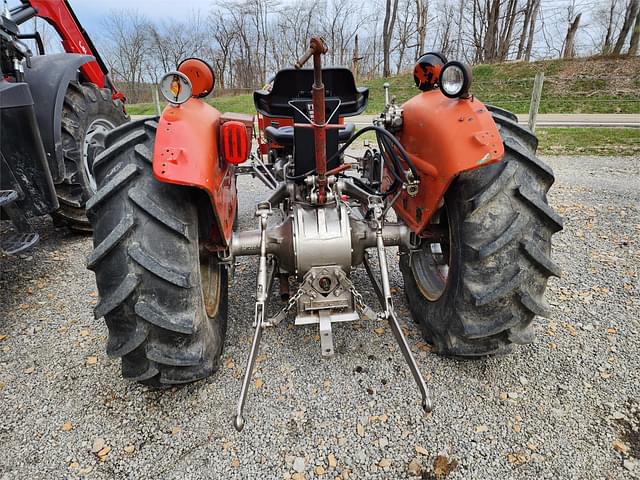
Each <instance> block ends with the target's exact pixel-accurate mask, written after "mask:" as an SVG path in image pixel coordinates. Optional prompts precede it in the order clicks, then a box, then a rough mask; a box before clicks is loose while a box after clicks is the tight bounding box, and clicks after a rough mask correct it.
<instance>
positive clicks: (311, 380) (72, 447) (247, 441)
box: [0, 157, 640, 480]
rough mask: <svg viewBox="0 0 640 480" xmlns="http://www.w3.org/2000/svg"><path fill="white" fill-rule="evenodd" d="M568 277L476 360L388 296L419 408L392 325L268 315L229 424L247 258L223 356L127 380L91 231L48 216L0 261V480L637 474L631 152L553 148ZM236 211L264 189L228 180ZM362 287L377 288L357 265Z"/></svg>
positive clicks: (243, 334) (243, 333) (247, 316)
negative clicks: (410, 355)
mask: <svg viewBox="0 0 640 480" xmlns="http://www.w3.org/2000/svg"><path fill="white" fill-rule="evenodd" d="M547 160H548V161H549V163H550V164H551V165H552V167H553V168H554V169H555V171H556V174H557V177H558V182H557V184H556V186H555V187H554V188H553V189H552V194H551V202H552V204H553V205H554V206H555V208H556V209H557V210H558V211H559V213H560V214H562V215H563V216H564V217H565V230H564V232H563V233H560V234H558V235H556V237H555V251H554V257H555V260H556V261H557V262H558V263H559V264H560V265H561V266H562V268H563V271H564V276H563V278H562V279H561V280H557V279H552V280H551V282H550V286H549V293H548V299H549V302H550V303H551V305H552V310H553V313H552V319H551V320H546V319H544V320H541V319H539V320H537V321H536V331H537V337H536V341H535V343H534V344H532V345H529V346H527V347H521V348H518V349H517V350H515V353H514V354H512V355H510V356H505V357H500V358H487V359H484V360H479V361H459V360H454V359H448V358H441V357H439V356H436V355H435V354H433V353H430V352H429V348H428V346H426V345H425V344H424V343H422V342H421V337H420V335H419V333H418V331H417V329H416V327H415V325H414V324H413V322H412V321H411V320H410V319H409V316H408V310H407V306H406V304H405V303H404V297H403V295H402V294H401V293H402V278H401V275H400V272H399V270H398V266H397V262H396V261H395V260H394V261H392V262H391V268H392V283H393V285H392V286H393V287H395V288H396V289H397V291H398V295H397V307H398V310H399V313H400V315H401V318H402V322H403V323H404V324H405V326H406V330H407V332H408V334H409V340H410V343H411V345H412V347H413V349H414V351H415V352H416V355H417V357H418V362H419V365H420V367H421V369H422V371H423V372H424V374H425V376H426V377H427V379H428V383H429V385H430V386H431V388H432V393H433V396H434V401H435V410H434V412H433V414H432V415H429V416H424V415H423V413H422V411H421V409H420V406H419V395H418V392H417V389H416V387H415V385H414V383H413V380H412V378H411V376H410V373H409V371H408V368H407V366H406V365H405V363H404V361H403V359H402V357H401V354H400V352H399V350H398V348H397V347H396V344H395V341H394V340H393V338H392V334H391V332H390V331H389V329H381V327H383V328H384V325H383V324H382V323H376V322H361V323H355V324H348V325H341V326H337V327H335V328H334V336H335V342H336V350H337V355H336V357H335V358H333V359H331V360H323V359H321V357H320V351H319V348H320V347H319V343H318V342H317V341H316V338H315V337H316V334H317V330H316V328H315V327H298V328H292V327H289V326H288V325H287V324H282V325H280V326H279V327H278V329H277V331H276V330H267V332H266V333H265V335H264V337H263V344H262V345H263V346H262V350H261V353H262V354H263V355H262V356H261V357H260V358H259V360H260V363H259V364H258V367H257V373H256V378H258V379H259V381H258V382H257V383H258V384H260V385H261V386H260V388H259V389H257V388H256V385H255V384H254V386H253V388H252V389H251V392H250V397H249V400H248V405H247V411H246V414H247V415H246V417H247V426H246V428H245V431H244V432H243V433H240V434H239V433H237V432H235V430H234V429H233V427H232V416H233V411H234V408H235V402H236V398H237V395H238V392H239V390H240V376H241V374H242V368H243V365H244V362H245V358H246V355H247V353H248V348H249V343H250V340H251V336H252V333H253V331H252V328H251V321H252V312H253V304H252V295H253V293H254V292H255V274H256V268H255V263H256V261H255V259H250V258H249V259H241V260H240V264H239V267H238V268H237V269H236V275H235V278H234V279H233V281H232V284H231V288H230V312H229V316H230V318H229V320H230V328H229V332H228V334H227V342H226V350H225V352H224V355H223V361H224V365H223V366H222V367H221V370H220V371H219V372H218V373H217V374H215V375H214V376H213V377H212V378H210V379H208V380H206V381H202V382H200V383H197V384H195V385H190V386H187V387H184V388H180V389H174V390H170V391H163V392H157V391H150V390H149V389H147V388H144V387H141V386H138V385H135V384H132V383H128V382H125V381H123V380H122V379H121V377H120V372H119V369H120V364H119V361H116V360H111V359H109V358H107V356H106V355H105V353H104V345H105V339H106V327H105V326H104V324H103V321H102V320H100V321H96V320H94V319H93V313H92V307H93V305H94V304H95V303H96V301H97V298H96V288H95V283H94V277H93V274H92V273H91V272H89V271H87V270H85V267H84V262H85V257H86V256H87V254H88V253H89V252H90V250H91V241H90V239H88V238H86V237H81V236H75V235H72V234H70V233H68V232H67V231H66V230H64V229H60V230H56V229H54V228H53V226H52V225H51V222H50V221H48V220H46V221H45V220H43V221H42V222H41V228H42V231H43V240H42V243H41V244H40V246H39V247H38V248H36V249H35V250H34V251H33V252H32V253H30V256H28V257H27V258H23V259H19V258H8V259H7V258H5V259H2V260H1V261H0V268H1V269H2V273H1V282H0V300H1V305H0V478H2V479H5V478H6V479H18V478H19V479H44V478H46V479H53V478H56V479H57V478H81V477H82V478H85V477H86V478H96V479H113V478H132V479H141V478H152V479H165V478H169V479H171V478H175V479H178V478H179V479H182V478H194V479H195V478H216V479H236V478H237V479H240V478H242V479H246V478H251V479H253V478H255V479H283V478H284V479H288V478H294V479H298V478H307V479H310V478H316V477H317V478H328V479H332V480H333V479H336V478H340V479H342V480H345V479H347V478H349V479H353V478H380V479H385V478H388V479H400V478H407V477H409V475H410V472H411V473H415V474H416V475H417V476H418V477H419V476H422V478H425V479H430V478H445V477H446V478H450V479H461V478H464V479H468V478H477V479H486V478H563V479H564V478H584V479H586V478H589V479H591V478H606V479H617V478H640V462H639V461H638V460H637V459H638V458H639V457H640V436H639V433H638V428H639V425H640V405H639V402H640V358H639V357H640V355H639V352H640V333H639V332H640V295H639V288H640V286H639V283H638V270H639V266H640V244H639V242H638V237H639V235H640V207H639V205H640V158H624V159H617V158H602V157H599V158H593V157H572V158H563V157H553V158H549V159H547ZM240 188H241V190H242V198H241V218H240V221H241V225H242V226H243V227H249V226H253V225H254V220H253V209H254V202H255V201H256V199H258V198H259V195H260V194H261V193H262V192H263V189H262V188H261V187H260V186H259V185H258V184H257V183H256V182H254V181H252V180H249V179H244V180H242V182H241V187H240ZM356 284H357V285H360V286H361V288H362V289H363V290H367V296H368V302H369V303H370V304H372V305H373V304H374V301H375V300H374V297H373V294H372V291H371V288H370V287H369V283H368V281H367V279H366V276H365V275H364V273H363V272H360V273H359V274H358V275H357V278H356Z"/></svg>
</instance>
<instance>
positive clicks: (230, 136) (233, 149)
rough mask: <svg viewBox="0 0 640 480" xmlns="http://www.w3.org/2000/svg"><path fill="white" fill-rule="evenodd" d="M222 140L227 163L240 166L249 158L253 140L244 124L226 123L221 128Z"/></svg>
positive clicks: (223, 154) (223, 156)
mask: <svg viewBox="0 0 640 480" xmlns="http://www.w3.org/2000/svg"><path fill="white" fill-rule="evenodd" d="M220 134H221V138H222V158H223V159H224V161H225V162H228V163H233V164H234V165H239V164H241V163H244V161H245V160H246V159H247V158H248V157H249V148H250V147H251V139H250V138H249V134H248V133H247V127H246V125H245V124H244V123H242V122H235V121H230V122H225V123H224V124H223V125H222V126H221V127H220Z"/></svg>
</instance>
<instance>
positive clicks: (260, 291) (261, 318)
mask: <svg viewBox="0 0 640 480" xmlns="http://www.w3.org/2000/svg"><path fill="white" fill-rule="evenodd" d="M269 215H271V204H270V203H269V202H264V203H261V204H259V205H258V210H257V212H256V216H257V217H259V218H260V263H259V266H258V286H257V289H256V308H255V315H254V323H255V327H256V331H255V333H254V335H253V343H252V344H251V350H250V352H249V358H247V366H246V368H245V371H244V379H243V380H242V389H241V390H240V398H239V399H238V406H237V408H236V416H235V419H234V421H233V426H234V427H235V429H236V430H237V431H239V432H240V431H242V429H243V428H244V417H243V416H242V412H243V409H244V404H245V401H246V400H247V391H248V390H249V383H250V382H251V375H252V373H253V366H254V364H255V362H256V357H257V355H258V348H259V346H260V340H261V339H262V329H263V328H265V326H266V322H265V310H266V303H267V299H268V298H269V290H270V288H271V281H270V279H269V268H268V261H267V219H268V218H269Z"/></svg>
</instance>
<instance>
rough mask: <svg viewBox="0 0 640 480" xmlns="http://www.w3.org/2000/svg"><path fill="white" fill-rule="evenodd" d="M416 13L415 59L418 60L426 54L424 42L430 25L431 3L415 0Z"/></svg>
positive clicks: (424, 0) (425, 0)
mask: <svg viewBox="0 0 640 480" xmlns="http://www.w3.org/2000/svg"><path fill="white" fill-rule="evenodd" d="M415 2H416V3H415V12H416V46H415V48H416V49H415V54H414V55H413V59H414V61H415V60H418V58H419V57H420V55H422V54H423V53H424V42H425V40H426V38H427V24H428V23H429V1H428V0H415Z"/></svg>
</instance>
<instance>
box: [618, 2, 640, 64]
mask: <svg viewBox="0 0 640 480" xmlns="http://www.w3.org/2000/svg"><path fill="white" fill-rule="evenodd" d="M639 6H640V3H639V2H638V0H629V3H628V4H627V10H626V14H625V16H624V23H623V24H622V30H620V35H618V40H617V41H616V44H615V46H614V47H613V54H614V55H620V54H621V53H622V49H623V47H624V44H625V43H626V41H627V37H628V36H629V30H631V25H633V24H634V22H635V20H636V16H637V15H638V7H639Z"/></svg>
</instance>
